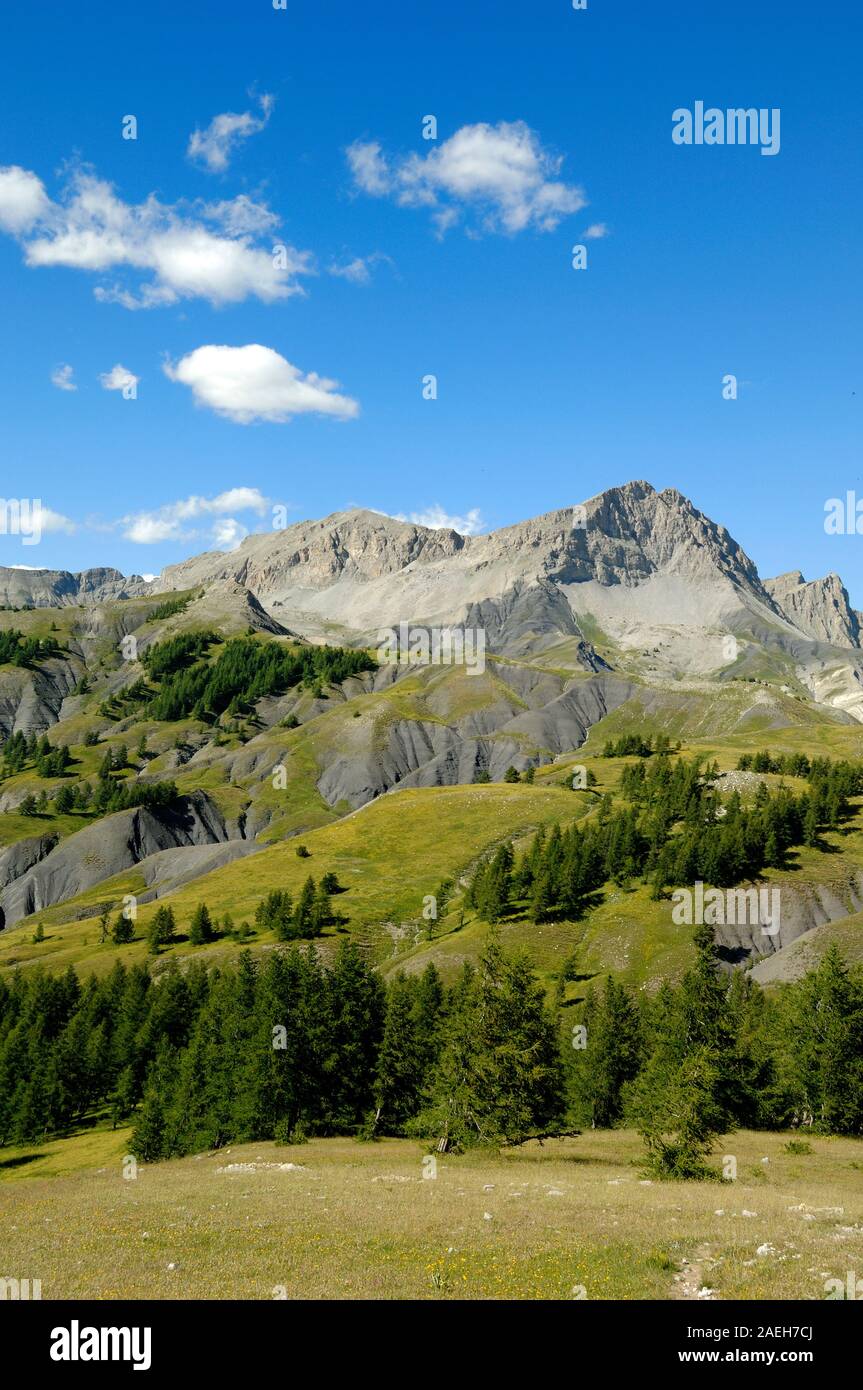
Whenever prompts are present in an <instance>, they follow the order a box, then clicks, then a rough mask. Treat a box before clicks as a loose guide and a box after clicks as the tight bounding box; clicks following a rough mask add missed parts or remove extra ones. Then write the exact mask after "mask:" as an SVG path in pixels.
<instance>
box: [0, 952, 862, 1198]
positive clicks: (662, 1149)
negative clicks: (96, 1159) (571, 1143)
mask: <svg viewBox="0 0 863 1390" xmlns="http://www.w3.org/2000/svg"><path fill="white" fill-rule="evenodd" d="M574 1014H575V1016H576V1017H577V1018H578V1019H579V1022H573V1021H572V1017H573V1015H574ZM105 1112H108V1113H109V1114H110V1115H111V1116H112V1117H113V1121H114V1123H115V1124H119V1123H123V1122H129V1121H131V1123H132V1125H133V1139H132V1149H133V1152H134V1153H135V1154H136V1155H137V1156H138V1157H139V1158H141V1159H144V1160H148V1161H149V1160H154V1159H158V1158H164V1157H168V1156H171V1155H181V1154H187V1153H193V1152H199V1151H201V1150H204V1149H211V1148H218V1147H220V1146H223V1145H225V1144H228V1143H240V1142H251V1141H256V1140H266V1139H275V1140H278V1141H280V1142H300V1141H301V1140H302V1139H303V1138H306V1137H308V1136H311V1135H332V1134H353V1135H356V1136H358V1137H361V1138H366V1139H373V1138H375V1137H377V1136H380V1135H413V1136H416V1137H417V1138H421V1139H422V1140H423V1141H424V1142H427V1143H428V1144H429V1145H434V1146H437V1147H439V1148H440V1149H441V1150H445V1149H447V1150H455V1151H459V1150H463V1149H466V1148H469V1147H471V1146H472V1145H477V1144H493V1145H499V1144H501V1143H510V1144H514V1143H519V1142H522V1141H523V1140H524V1139H526V1138H528V1137H531V1136H537V1135H538V1136H545V1135H548V1134H552V1133H559V1132H561V1131H569V1130H570V1129H571V1127H572V1126H573V1125H576V1126H585V1125H592V1126H596V1127H613V1126H615V1125H619V1124H624V1123H625V1124H633V1125H635V1127H636V1128H637V1129H638V1130H639V1132H640V1133H641V1134H642V1137H643V1139H644V1142H645V1149H646V1159H647V1162H648V1163H649V1165H650V1166H651V1168H652V1170H653V1171H654V1172H655V1173H657V1174H658V1175H659V1176H664V1177H704V1176H708V1175H709V1174H710V1171H711V1170H709V1168H708V1167H707V1164H706V1160H707V1157H708V1155H709V1153H710V1149H711V1146H712V1144H713V1142H714V1141H715V1139H716V1137H718V1136H719V1135H720V1134H726V1133H729V1132H730V1131H732V1130H733V1129H734V1128H735V1127H736V1126H739V1125H746V1126H751V1127H758V1128H767V1129H784V1128H788V1127H790V1126H797V1127H804V1128H807V1129H811V1130H812V1131H817V1132H820V1133H834V1134H851V1135H854V1134H861V1133H863V974H861V972H860V970H859V969H856V970H852V969H850V968H849V967H848V966H847V965H846V964H845V963H844V962H843V960H842V958H841V956H840V955H839V953H838V952H837V951H836V950H835V948H831V949H830V950H828V952H827V953H826V954H825V956H824V958H823V960H822V962H821V964H820V965H819V966H818V968H817V969H816V970H814V971H811V972H810V973H809V974H808V975H807V976H805V977H804V978H803V979H802V980H800V981H799V982H797V983H795V984H790V985H784V986H781V987H779V988H778V989H777V990H775V991H774V992H773V993H771V994H769V995H768V994H766V993H765V992H764V991H762V990H761V988H760V987H759V986H758V985H757V984H755V983H754V982H752V981H751V980H749V979H747V977H745V976H744V975H743V974H742V973H740V972H737V973H735V974H733V975H729V974H727V973H724V972H722V971H721V969H720V967H719V963H718V960H717V955H716V948H715V946H714V943H713V940H712V937H711V933H710V931H709V929H706V928H703V927H702V928H699V929H698V930H697V932H696V951H695V961H694V964H693V965H692V967H691V968H690V969H689V970H688V971H687V972H686V974H685V975H684V977H683V979H682V980H681V982H680V984H679V985H677V986H676V987H675V986H671V985H669V984H665V985H663V987H662V988H661V989H660V990H659V992H658V993H657V994H656V995H655V996H653V997H650V996H647V995H646V994H645V993H644V992H639V993H636V992H634V991H631V990H628V989H627V988H626V987H625V986H624V985H622V984H620V983H619V982H617V981H614V980H611V979H609V980H607V981H606V982H605V984H604V985H603V986H602V987H600V988H599V989H591V990H590V991H589V992H588V994H587V998H586V1001H585V1002H584V1006H583V1008H582V1009H581V1010H580V1011H574V1010H573V1009H572V1007H571V1006H567V1005H565V1004H563V1003H562V1001H561V999H560V998H559V999H558V1004H557V1006H555V1005H554V1004H550V1003H549V1002H548V1001H547V1000H546V997H545V992H544V990H543V987H542V985H541V984H540V982H539V980H538V978H537V976H536V975H535V973H534V971H533V969H532V968H531V965H530V962H529V960H528V958H527V957H526V956H525V955H524V954H520V955H507V954H505V953H504V952H503V951H502V949H501V947H500V945H499V943H498V942H497V940H496V939H495V938H494V936H493V937H492V939H491V941H490V943H489V944H488V945H487V947H486V950H485V951H484V953H483V955H482V957H481V959H480V961H479V963H478V964H477V965H476V966H472V965H469V964H468V965H466V966H465V967H464V968H463V970H462V972H461V974H460V975H459V976H458V977H457V978H456V980H455V981H454V982H453V983H452V984H450V985H444V983H443V982H442V980H441V978H440V976H439V974H438V972H437V971H436V969H435V967H434V966H433V965H428V966H427V967H426V969H425V971H424V972H423V973H422V974H421V975H411V976H408V975H405V974H403V973H398V974H396V975H394V976H393V977H392V978H391V979H390V980H389V981H388V982H384V981H383V980H382V979H381V977H380V975H379V974H378V973H377V972H376V971H375V970H374V969H372V968H371V967H370V965H369V964H368V962H367V961H365V960H364V958H363V956H362V954H361V953H360V951H359V950H358V949H357V947H356V945H355V944H354V943H352V942H349V941H344V942H342V943H341V945H340V947H339V950H338V952H337V953H336V955H335V957H334V959H333V960H332V962H331V963H330V964H329V965H325V964H324V963H323V962H322V960H321V958H320V956H319V954H318V953H317V951H316V948H315V947H314V946H313V945H308V946H306V947H303V948H300V947H299V946H297V945H292V946H290V947H287V948H285V949H283V950H277V951H274V952H272V953H271V954H269V955H268V956H267V958H266V959H264V960H260V961H258V962H256V961H254V960H253V959H252V957H251V956H250V954H249V953H248V952H244V953H243V954H242V955H241V956H240V958H239V959H238V961H237V962H236V963H234V964H232V965H228V966H224V967H216V968H214V969H211V970H209V971H208V970H205V969H204V968H203V967H202V966H200V965H198V964H193V965H192V966H191V967H190V968H189V969H188V970H187V971H185V972H184V973H181V972H180V971H179V970H178V969H177V968H176V967H175V966H170V967H169V968H168V969H167V970H166V971H165V972H164V973H163V974H162V976H161V977H160V978H159V979H158V981H156V980H154V979H153V977H152V976H151V974H150V972H149V971H148V970H147V969H146V968H145V967H143V966H139V965H135V966H132V967H130V968H126V967H124V966H123V965H122V964H118V965H116V966H115V967H114V968H113V970H112V971H111V973H110V974H109V975H107V976H105V977H103V978H101V979H97V978H95V977H90V978H88V979H87V980H86V981H82V980H81V979H79V977H78V976H77V974H76V973H75V971H74V970H72V969H71V968H70V969H69V970H67V972H66V973H65V974H64V975H60V976H52V975H49V974H48V973H46V972H45V971H43V970H42V969H41V968H35V969H30V970H28V971H26V972H23V971H19V972H17V973H16V974H15V975H13V976H12V977H11V979H9V980H6V979H0V1143H2V1144H8V1143H18V1144H23V1143H31V1142H40V1141H41V1140H43V1139H45V1138H46V1137H48V1136H49V1135H54V1134H62V1133H64V1132H66V1131H67V1130H68V1129H70V1128H71V1127H74V1126H75V1125H76V1124H79V1123H81V1122H82V1121H83V1120H84V1119H85V1118H86V1117H87V1116H89V1115H92V1114H99V1113H105Z"/></svg>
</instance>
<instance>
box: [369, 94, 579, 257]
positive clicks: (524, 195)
mask: <svg viewBox="0 0 863 1390" xmlns="http://www.w3.org/2000/svg"><path fill="white" fill-rule="evenodd" d="M347 158H348V164H349V165H350V169H351V172H352V174H353V177H354V183H355V184H356V187H357V188H358V189H360V190H361V191H362V192H364V193H368V194H371V195H372V196H373V197H378V198H381V197H392V198H394V199H395V201H396V202H397V203H399V204H400V205H401V206H403V207H428V208H430V209H433V210H434V212H433V218H434V221H435V224H436V226H437V228H438V231H439V233H441V234H442V233H443V232H444V231H446V230H447V228H448V227H450V226H452V224H453V223H454V222H455V221H456V220H457V218H458V217H459V216H460V215H461V211H462V210H463V209H464V208H474V209H476V211H477V212H478V213H479V216H480V225H481V226H482V228H483V229H484V230H486V231H494V232H508V233H514V232H520V231H523V230H524V229H525V228H526V227H531V226H532V227H535V228H538V229H539V230H540V231H552V230H553V229H554V228H555V227H556V226H557V225H558V223H559V222H560V220H561V218H562V217H566V216H569V215H570V214H571V213H574V212H578V211H579V210H580V209H581V208H583V207H584V206H585V205H586V202H587V199H586V197H585V195H584V192H583V190H582V189H580V188H577V187H576V186H575V185H572V184H566V183H563V182H562V181H561V180H560V179H559V178H558V175H559V173H560V169H561V166H562V164H563V159H562V157H560V156H556V155H552V154H551V153H550V152H549V151H548V150H545V149H543V147H542V145H541V144H540V140H539V137H538V136H537V135H536V133H535V132H534V131H532V130H531V129H530V127H529V126H527V125H526V124H525V123H524V121H500V122H499V123H498V124H497V125H488V124H486V123H485V122H483V123H480V124H478V125H466V126H462V127H461V129H460V130H457V131H456V133H455V134H454V135H452V136H450V138H449V139H448V140H444V141H443V143H442V144H440V145H435V146H433V147H432V148H431V149H429V151H428V152H427V153H426V154H425V155H422V156H421V155H418V154H412V155H407V156H401V157H398V158H395V159H388V158H387V157H386V156H385V155H384V153H383V152H382V150H381V146H380V145H379V144H378V143H377V142H376V141H367V142H363V141H355V142H354V143H353V144H352V145H350V146H349V147H348V150H347Z"/></svg>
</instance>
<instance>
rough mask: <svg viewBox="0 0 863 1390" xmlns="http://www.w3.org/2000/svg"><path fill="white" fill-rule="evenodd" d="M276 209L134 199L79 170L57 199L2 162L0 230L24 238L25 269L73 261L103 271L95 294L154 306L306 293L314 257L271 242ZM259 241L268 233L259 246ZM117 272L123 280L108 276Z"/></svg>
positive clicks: (240, 200) (230, 202)
mask: <svg viewBox="0 0 863 1390" xmlns="http://www.w3.org/2000/svg"><path fill="white" fill-rule="evenodd" d="M276 225H277V219H276V217H275V215H274V214H273V213H272V212H271V211H270V209H269V208H267V207H266V206H265V205H264V204H262V203H256V202H255V201H254V200H253V199H251V198H249V197H248V196H246V195H245V194H241V195H240V196H239V197H237V198H232V199H226V200H223V201H222V202H217V203H204V202H199V203H191V204H187V203H177V204H173V205H169V204H163V203H160V202H159V201H158V199H157V198H156V197H155V195H153V194H151V195H150V197H148V198H147V199H146V200H145V201H144V202H142V203H137V204H132V203H126V202H124V201H123V200H122V199H121V198H120V197H118V195H117V193H116V191H115V189H114V187H113V186H112V185H111V184H110V183H107V182H106V181H105V180H104V179H100V178H98V177H97V176H96V175H95V174H93V173H92V172H90V171H89V170H84V169H78V170H76V171H75V172H74V173H73V174H72V175H71V176H70V178H69V181H68V183H67V185H66V187H65V188H64V190H63V192H62V194H61V196H60V198H59V199H58V200H57V201H52V200H51V199H50V198H49V197H48V195H47V194H46V192H45V189H44V186H43V184H42V182H41V180H40V179H38V178H37V177H36V175H35V174H33V173H30V172H29V171H27V170H25V169H20V168H18V166H17V165H13V166H12V167H10V168H0V229H2V230H5V231H6V232H9V233H10V234H11V235H13V236H15V237H16V238H17V239H18V240H19V242H20V243H21V246H22V250H23V254H24V260H25V263H26V264H27V265H28V266H31V267H34V268H35V267H42V266H67V267H69V268H71V269H74V270H83V271H87V272H89V273H90V274H94V275H99V276H102V277H103V280H102V281H101V282H100V284H98V285H97V286H96V289H95V294H96V297H97V298H98V299H101V300H106V301H110V302H113V303H117V304H122V305H123V306H124V307H125V308H127V309H141V308H145V309H149V308H153V307H157V306H160V305H166V304H175V303H176V302H177V301H178V300H181V299H192V298H199V299H206V300H209V302H210V303H211V304H214V305H222V304H236V303H239V302H240V301H241V300H244V299H248V298H256V299H260V300H262V301H263V302H264V303H273V302H275V301H276V300H280V299H286V298H287V297H288V296H289V295H292V294H298V293H302V290H301V286H300V284H299V282H298V281H299V277H300V276H302V275H310V274H312V264H311V256H310V254H309V253H308V252H305V251H297V250H296V249H295V248H293V247H290V246H286V245H284V244H278V245H274V244H273V237H272V233H273V229H274V227H275V226H276ZM263 238H268V241H267V242H263V241H262V239H263ZM112 272H116V273H123V274H124V275H125V276H126V277H127V278H126V280H125V281H120V282H116V281H115V282H112V281H111V280H110V278H108V277H110V275H111V273H112Z"/></svg>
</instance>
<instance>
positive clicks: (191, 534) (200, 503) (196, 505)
mask: <svg viewBox="0 0 863 1390" xmlns="http://www.w3.org/2000/svg"><path fill="white" fill-rule="evenodd" d="M268 505H269V504H268V501H267V498H266V497H264V495H263V493H262V492H260V490H259V489H258V488H256V487H234V488H229V489H228V490H227V491H226V492H220V493H219V494H218V495H217V496H216V497H198V496H192V497H186V498H182V499H180V500H179V501H177V502H168V503H166V504H165V505H164V506H162V507H158V508H156V510H155V511H149V512H134V513H130V514H129V515H128V516H124V517H122V518H121V519H120V522H119V525H121V526H122V527H123V537H124V539H125V540H127V541H134V542H135V544H137V545H155V544H158V543H159V542H160V541H177V540H190V539H193V538H195V537H197V536H200V535H202V534H208V535H209V537H210V540H211V541H212V543H213V544H214V545H217V546H219V547H220V548H223V549H226V550H233V549H235V548H236V547H237V546H238V545H239V544H240V541H241V540H242V539H243V538H244V536H247V535H248V534H249V532H248V528H247V527H245V526H244V525H243V524H242V522H240V521H237V520H236V518H235V517H232V516H229V515H228V513H229V512H255V513H256V514H257V515H258V516H260V515H262V514H263V513H264V512H265V511H266V509H267V506H268ZM205 517H217V518H218V520H217V521H215V522H214V524H213V525H212V527H211V528H210V530H209V532H207V531H204V532H202V531H201V530H200V529H199V528H197V527H195V526H190V525H189V523H190V522H194V521H197V520H200V519H202V518H205Z"/></svg>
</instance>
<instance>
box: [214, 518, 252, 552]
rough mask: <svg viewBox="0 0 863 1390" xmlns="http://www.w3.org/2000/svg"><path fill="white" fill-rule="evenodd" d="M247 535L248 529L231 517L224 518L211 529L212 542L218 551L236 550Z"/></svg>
mask: <svg viewBox="0 0 863 1390" xmlns="http://www.w3.org/2000/svg"><path fill="white" fill-rule="evenodd" d="M248 534H249V532H248V528H247V527H246V526H243V524H242V522H239V521H235V520H234V518H233V517H226V518H225V520H224V521H219V522H217V523H216V525H215V526H214V527H213V541H214V543H215V545H216V547H217V548H218V549H219V550H236V548H237V546H238V545H240V544H241V542H242V541H244V540H245V538H246V536H247V535H248Z"/></svg>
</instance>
